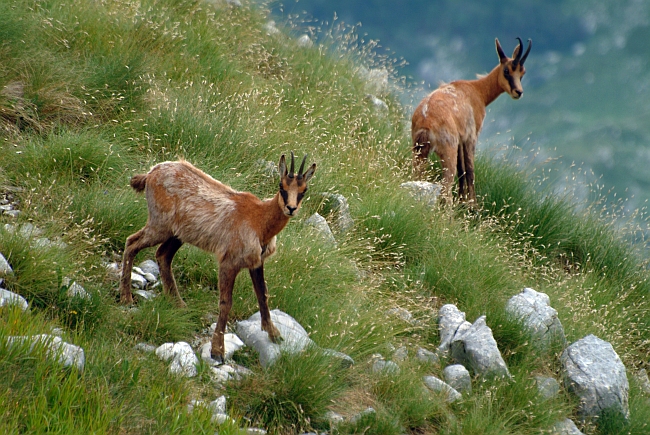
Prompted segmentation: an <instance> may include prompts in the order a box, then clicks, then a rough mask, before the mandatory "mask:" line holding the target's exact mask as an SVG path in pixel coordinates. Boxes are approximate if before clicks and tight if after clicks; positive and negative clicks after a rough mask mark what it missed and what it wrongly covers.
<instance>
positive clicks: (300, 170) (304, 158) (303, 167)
mask: <svg viewBox="0 0 650 435" xmlns="http://www.w3.org/2000/svg"><path fill="white" fill-rule="evenodd" d="M305 161H307V154H305V157H303V158H302V163H301V164H300V169H299V170H298V177H302V170H303V169H305Z"/></svg>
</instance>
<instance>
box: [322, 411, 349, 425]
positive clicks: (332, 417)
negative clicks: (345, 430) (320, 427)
mask: <svg viewBox="0 0 650 435" xmlns="http://www.w3.org/2000/svg"><path fill="white" fill-rule="evenodd" d="M325 419H326V420H327V421H329V422H330V424H332V426H336V425H337V424H339V423H343V422H344V421H345V418H343V416H342V415H341V414H338V413H336V412H334V411H327V412H326V413H325Z"/></svg>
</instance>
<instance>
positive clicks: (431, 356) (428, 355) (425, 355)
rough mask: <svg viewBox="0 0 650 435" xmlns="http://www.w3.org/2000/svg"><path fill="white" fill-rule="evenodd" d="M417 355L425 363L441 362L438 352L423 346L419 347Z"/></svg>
mask: <svg viewBox="0 0 650 435" xmlns="http://www.w3.org/2000/svg"><path fill="white" fill-rule="evenodd" d="M415 357H416V358H417V359H418V360H419V361H420V362H423V363H426V364H438V363H439V362H440V357H439V356H438V354H436V353H434V352H431V351H430V350H426V349H423V348H421V347H420V348H418V350H417V352H416V353H415Z"/></svg>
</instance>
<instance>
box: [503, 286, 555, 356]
mask: <svg viewBox="0 0 650 435" xmlns="http://www.w3.org/2000/svg"><path fill="white" fill-rule="evenodd" d="M550 302H551V300H550V298H549V297H548V295H547V294H546V293H541V292H537V291H535V290H533V289H532V288H525V289H524V290H523V291H522V292H521V293H519V294H517V295H515V296H513V297H512V298H510V300H509V301H508V303H507V304H506V311H507V312H508V314H510V315H511V316H512V317H513V318H515V319H517V320H519V321H521V322H523V324H524V326H525V327H526V328H528V330H529V331H530V332H531V333H532V335H533V337H535V338H537V339H538V340H539V342H538V345H539V347H541V348H542V349H543V348H548V346H549V345H550V344H551V343H553V341H555V340H561V342H562V343H565V342H566V338H565V336H564V328H562V323H561V322H560V319H559V318H558V316H557V311H556V310H555V309H553V308H552V307H551V305H550Z"/></svg>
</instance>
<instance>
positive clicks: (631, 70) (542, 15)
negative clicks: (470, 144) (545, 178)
mask: <svg viewBox="0 0 650 435" xmlns="http://www.w3.org/2000/svg"><path fill="white" fill-rule="evenodd" d="M273 5H274V6H275V7H274V12H275V13H276V15H277V16H278V17H279V18H277V20H281V19H288V18H289V17H291V19H292V20H294V21H300V20H304V21H306V22H307V23H308V24H309V25H311V26H314V27H316V26H318V25H319V24H318V23H324V24H320V25H321V26H322V27H328V25H332V24H328V23H333V22H338V23H340V22H345V23H348V24H352V25H356V24H357V23H359V24H358V29H357V31H358V33H359V34H360V35H363V38H364V39H365V40H374V41H378V42H377V43H378V44H379V47H380V48H378V51H379V52H380V53H390V55H391V56H392V57H396V58H398V59H401V60H402V61H403V62H404V63H405V66H404V68H403V70H402V71H403V72H402V74H404V75H407V76H410V77H411V78H412V80H413V82H416V83H423V84H424V89H422V88H420V87H416V88H414V89H412V90H411V91H410V92H406V93H404V94H403V95H402V100H403V101H404V102H405V104H409V105H413V107H415V105H417V103H418V101H419V100H420V99H421V98H422V96H423V95H424V93H425V90H426V89H428V88H434V87H437V86H438V83H439V82H440V81H452V80H457V79H460V78H462V79H471V78H473V77H474V76H475V74H477V73H485V72H487V71H490V69H491V68H492V67H493V66H494V65H496V63H495V62H496V60H497V58H496V55H495V52H494V38H495V37H498V38H499V40H500V41H501V43H502V44H504V47H506V46H510V45H511V44H514V40H515V38H516V37H517V36H519V37H521V38H522V39H524V41H525V40H526V39H528V38H531V39H532V41H533V51H532V54H531V56H530V58H529V60H528V63H527V70H528V72H527V74H526V78H525V80H524V88H525V97H524V98H523V99H522V100H521V101H518V102H516V103H513V102H512V101H507V100H506V99H503V100H501V99H500V100H497V101H496V102H495V103H493V105H492V106H491V110H490V113H489V114H488V118H487V119H486V122H485V125H486V129H485V131H484V134H483V137H482V140H481V142H480V143H479V146H480V147H483V149H484V150H490V149H492V150H494V149H497V150H498V149H500V148H502V147H504V146H508V147H519V148H522V149H523V150H525V151H526V152H527V153H529V155H528V156H527V158H530V159H533V158H534V159H535V161H536V165H537V166H542V164H543V167H544V168H545V169H546V170H547V171H548V172H550V178H551V179H552V180H553V181H554V182H555V183H556V185H560V186H562V187H564V186H566V187H568V188H574V187H575V185H574V183H572V182H571V180H572V178H573V176H575V175H578V176H579V177H580V178H581V179H583V180H586V181H587V182H589V183H593V184H594V185H599V186H601V189H602V190H603V192H604V194H606V196H607V199H608V200H609V201H610V202H612V203H615V202H618V201H623V202H625V207H626V208H627V209H628V211H632V210H634V209H636V208H640V207H645V206H646V202H647V201H648V200H650V194H649V193H648V192H650V184H649V180H648V175H647V172H646V171H644V170H643V168H644V167H646V166H647V164H648V153H647V148H648V144H649V143H650V129H649V127H648V125H650V124H649V123H648V122H647V120H648V115H649V113H650V112H649V111H650V106H649V105H648V101H650V99H649V97H650V95H649V94H648V92H650V88H648V86H647V85H646V83H648V78H649V77H650V63H649V62H648V59H649V56H650V44H649V43H648V41H650V4H649V3H648V2H643V1H637V0H624V1H618V0H616V1H614V0H587V1H583V0H581V1H576V0H554V1H545V2H539V1H535V0H518V1H467V2H464V3H463V6H462V8H459V6H458V2H455V1H449V0H435V1H428V0H427V1H425V0H420V1H418V0H413V1H409V2H407V3H406V4H401V3H395V2H391V1H388V0H363V1H354V0H298V1H291V2H283V3H273ZM422 17H426V19H423V18H422ZM576 167H577V168H579V170H578V169H577V168H576ZM578 193H580V190H578ZM582 194H586V192H582Z"/></svg>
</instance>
